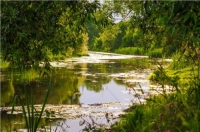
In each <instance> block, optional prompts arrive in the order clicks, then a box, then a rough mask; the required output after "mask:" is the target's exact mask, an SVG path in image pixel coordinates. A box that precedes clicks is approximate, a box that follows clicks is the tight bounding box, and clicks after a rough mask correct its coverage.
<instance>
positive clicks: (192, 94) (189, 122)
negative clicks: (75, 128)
mask: <svg viewBox="0 0 200 132" xmlns="http://www.w3.org/2000/svg"><path fill="white" fill-rule="evenodd" d="M198 63H199V65H200V61H199V60H198ZM199 73H200V67H192V66H190V67H185V68H184V69H176V70H172V69H168V70H165V69H163V68H162V67H159V68H158V70H157V71H155V72H154V75H153V77H151V81H153V82H154V83H158V84H160V85H161V86H162V85H163V86H164V84H168V85H170V86H171V87H172V88H173V92H171V93H165V92H164V91H165V90H166V89H165V87H163V93H162V94H160V95H157V96H150V97H149V98H148V99H147V101H146V103H145V104H140V105H133V107H132V108H130V109H129V110H127V114H126V115H125V116H124V117H122V118H121V119H120V121H119V122H117V123H116V124H114V125H113V126H112V131H116V132H144V131H145V132H176V131H177V132H182V131H188V132H198V131H200V102H199V100H200V74H199ZM181 79H186V80H188V81H187V84H188V85H182V81H181ZM184 83H185V82H184Z"/></svg>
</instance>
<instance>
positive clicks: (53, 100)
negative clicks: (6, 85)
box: [15, 68, 85, 104]
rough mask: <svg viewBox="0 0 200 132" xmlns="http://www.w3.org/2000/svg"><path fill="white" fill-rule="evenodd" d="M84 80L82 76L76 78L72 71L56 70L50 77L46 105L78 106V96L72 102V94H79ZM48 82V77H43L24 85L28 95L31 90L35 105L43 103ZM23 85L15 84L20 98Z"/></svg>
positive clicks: (20, 83)
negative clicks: (72, 104)
mask: <svg viewBox="0 0 200 132" xmlns="http://www.w3.org/2000/svg"><path fill="white" fill-rule="evenodd" d="M84 78H85V77H84V76H78V75H77V74H75V73H74V71H69V70H68V69H65V68H61V69H59V68H58V69H56V70H55V73H54V74H53V76H52V82H51V90H50V94H49V98H48V101H47V103H49V104H71V103H75V104H78V103H79V97H80V95H76V98H74V99H73V100H72V98H73V95H74V93H76V92H79V85H80V83H81V82H84ZM48 81H49V78H48V77H43V78H41V79H40V80H31V81H29V82H28V83H27V84H26V88H27V89H28V92H29V93H30V91H31V90H30V89H31V88H32V89H33V91H34V96H35V100H34V101H35V103H36V104H41V103H42V102H43V101H44V97H45V94H46V89H47V87H48ZM23 85H24V84H23V83H22V82H18V83H15V87H16V88H17V89H16V92H17V93H18V95H20V96H21V97H22V98H23V97H24V95H23V94H24V91H23V87H24V86H23Z"/></svg>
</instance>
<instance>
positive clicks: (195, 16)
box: [192, 12, 197, 25]
mask: <svg viewBox="0 0 200 132" xmlns="http://www.w3.org/2000/svg"><path fill="white" fill-rule="evenodd" d="M192 17H193V20H194V24H195V25H196V24H197V15H196V13H195V12H192Z"/></svg>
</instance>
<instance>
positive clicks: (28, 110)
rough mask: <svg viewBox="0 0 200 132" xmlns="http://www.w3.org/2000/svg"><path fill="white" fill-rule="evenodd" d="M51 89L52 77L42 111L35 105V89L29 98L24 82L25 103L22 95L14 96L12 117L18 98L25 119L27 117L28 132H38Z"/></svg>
mask: <svg viewBox="0 0 200 132" xmlns="http://www.w3.org/2000/svg"><path fill="white" fill-rule="evenodd" d="M50 89H51V79H50V81H49V84H48V88H47V93H46V95H45V98H44V102H43V104H42V109H41V111H37V110H36V109H35V107H34V95H33V90H32V89H31V94H30V98H29V95H28V91H27V88H26V86H25V84H24V91H25V104H24V103H23V101H22V99H21V97H20V96H19V95H16V96H15V97H14V101H13V104H12V110H11V118H12V115H13V112H14V109H15V106H16V102H17V100H19V102H20V105H21V106H22V113H23V116H24V119H25V123H26V129H27V131H28V132H36V131H37V129H38V126H39V123H40V120H41V118H42V114H43V112H44V108H45V105H46V103H47V99H48V96H49V91H50Z"/></svg>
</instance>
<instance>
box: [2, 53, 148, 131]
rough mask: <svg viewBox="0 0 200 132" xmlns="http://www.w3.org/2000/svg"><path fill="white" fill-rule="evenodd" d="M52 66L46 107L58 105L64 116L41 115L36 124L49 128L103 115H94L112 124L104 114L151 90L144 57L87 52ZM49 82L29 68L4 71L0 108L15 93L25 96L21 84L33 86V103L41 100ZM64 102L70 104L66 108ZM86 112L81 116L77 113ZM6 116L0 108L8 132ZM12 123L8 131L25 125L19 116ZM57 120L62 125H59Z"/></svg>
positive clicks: (74, 127)
mask: <svg viewBox="0 0 200 132" xmlns="http://www.w3.org/2000/svg"><path fill="white" fill-rule="evenodd" d="M97 56H98V57H97ZM97 58H98V59H97ZM125 58H127V59H125ZM52 65H53V66H54V68H53V73H52V76H51V79H52V81H51V91H50V95H49V98H48V102H47V104H48V105H47V106H51V107H52V109H53V108H55V106H58V107H59V109H60V113H59V114H58V116H59V117H60V118H62V119H51V120H49V119H42V121H41V123H40V127H41V126H52V129H56V128H57V129H60V130H61V129H62V130H66V131H73V132H76V131H80V130H81V129H83V128H84V127H85V126H86V125H87V124H84V125H80V124H81V121H84V120H87V121H88V122H91V121H92V119H91V118H93V117H95V118H96V117H101V118H102V119H100V118H98V119H96V121H97V122H98V123H99V124H101V123H105V124H106V123H107V124H108V125H110V124H111V123H112V122H107V120H106V117H105V113H106V112H107V113H108V112H109V113H113V114H115V115H116V117H117V116H119V114H120V112H122V111H123V110H124V109H126V108H128V107H129V106H130V105H131V104H132V103H139V102H142V101H144V98H145V97H147V96H148V94H149V87H148V84H149V81H148V80H147V78H148V75H149V74H150V73H151V70H150V67H151V65H152V64H151V63H150V61H149V60H148V59H147V58H146V57H139V58H138V57H133V56H124V57H121V56H120V55H116V54H97V53H96V54H95V53H90V56H89V57H82V59H79V58H72V59H67V60H64V61H62V62H52ZM49 80H50V77H48V76H45V77H39V76H38V75H37V72H35V71H34V70H33V69H27V70H26V72H24V71H19V70H16V69H14V70H13V72H11V71H10V70H9V69H2V71H1V86H2V87H1V109H3V108H5V107H9V106H11V104H12V101H13V97H14V95H20V97H21V98H22V99H23V100H25V95H24V87H25V88H26V89H27V90H28V91H29V93H30V91H31V89H32V90H33V92H34V97H35V98H34V101H35V104H38V105H40V104H42V102H43V100H44V96H45V94H46V89H47V87H48V83H49ZM18 105H19V103H18ZM67 105H68V106H69V105H72V106H74V107H73V108H72V109H68V108H66V107H67ZM61 106H62V107H61ZM61 109H62V110H63V111H61ZM64 110H65V112H66V111H70V110H71V111H72V112H71V113H70V114H71V115H69V116H68V115H66V114H65V115H64V113H62V112H64ZM101 112H102V114H101V115H100V114H99V113H101ZM84 114H85V115H86V116H84V118H83V116H82V117H81V118H80V117H77V115H84ZM72 115H73V116H74V117H75V118H72ZM103 115H104V117H103ZM8 116H9V115H8V114H6V112H3V111H2V112H1V131H9V127H8V126H9V122H10V120H9V119H8ZM91 116H93V117H91ZM11 122H12V124H11V129H12V130H15V129H22V128H24V127H25V124H24V121H23V117H22V115H21V114H18V115H16V116H15V117H14V118H13V119H12V120H11ZM61 122H62V123H63V124H64V125H62V126H61V125H60V124H59V123H61Z"/></svg>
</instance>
